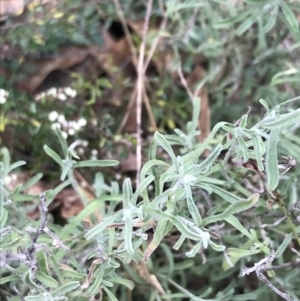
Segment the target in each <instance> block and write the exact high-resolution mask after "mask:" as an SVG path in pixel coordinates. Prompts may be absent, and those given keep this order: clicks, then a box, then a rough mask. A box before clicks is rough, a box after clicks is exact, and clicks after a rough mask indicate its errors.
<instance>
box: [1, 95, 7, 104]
mask: <svg viewBox="0 0 300 301" xmlns="http://www.w3.org/2000/svg"><path fill="white" fill-rule="evenodd" d="M4 103H6V97H5V96H2V95H0V104H2V105H3V104H4Z"/></svg>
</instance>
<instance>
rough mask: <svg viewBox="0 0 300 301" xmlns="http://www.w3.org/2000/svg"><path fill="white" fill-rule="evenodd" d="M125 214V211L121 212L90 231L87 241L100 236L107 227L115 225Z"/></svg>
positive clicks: (87, 234) (107, 218)
mask: <svg viewBox="0 0 300 301" xmlns="http://www.w3.org/2000/svg"><path fill="white" fill-rule="evenodd" d="M122 213H123V210H119V211H118V212H116V213H115V214H113V215H110V216H108V217H106V218H105V219H104V220H103V221H102V222H101V223H100V224H98V225H96V226H95V227H94V228H92V229H90V230H89V231H88V232H87V233H86V234H85V238H86V239H91V238H93V237H94V236H96V235H98V234H100V233H101V232H102V231H103V230H104V229H106V227H107V226H109V225H110V224H112V223H114V222H115V220H117V219H118V218H119V217H120V216H121V215H122Z"/></svg>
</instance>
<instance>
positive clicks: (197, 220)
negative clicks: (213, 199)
mask: <svg viewBox="0 0 300 301" xmlns="http://www.w3.org/2000/svg"><path fill="white" fill-rule="evenodd" d="M184 190H185V193H186V200H187V205H188V209H189V212H190V214H191V216H192V218H193V220H194V222H195V224H196V225H197V226H201V224H202V218H201V215H200V213H199V210H198V208H197V206H196V204H195V202H194V200H193V196H192V191H191V187H190V186H189V185H184Z"/></svg>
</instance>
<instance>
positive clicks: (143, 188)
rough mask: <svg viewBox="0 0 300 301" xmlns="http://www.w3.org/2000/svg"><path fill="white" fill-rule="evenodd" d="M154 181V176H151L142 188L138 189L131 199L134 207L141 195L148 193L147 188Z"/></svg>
mask: <svg viewBox="0 0 300 301" xmlns="http://www.w3.org/2000/svg"><path fill="white" fill-rule="evenodd" d="M153 180H154V176H153V175H150V176H149V177H147V178H146V179H144V180H143V181H142V182H141V184H140V186H139V187H138V189H137V190H136V191H135V193H134V194H133V196H132V199H131V203H132V205H136V202H137V199H138V197H139V195H140V194H141V193H142V192H143V191H147V187H148V186H149V185H150V183H152V182H153Z"/></svg>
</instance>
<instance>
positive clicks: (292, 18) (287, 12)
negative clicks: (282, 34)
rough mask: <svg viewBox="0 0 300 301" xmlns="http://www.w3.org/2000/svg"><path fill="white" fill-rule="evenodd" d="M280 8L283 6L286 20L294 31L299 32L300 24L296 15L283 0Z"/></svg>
mask: <svg viewBox="0 0 300 301" xmlns="http://www.w3.org/2000/svg"><path fill="white" fill-rule="evenodd" d="M280 6H281V9H282V11H283V13H284V15H285V17H286V20H287V21H288V23H289V24H290V26H291V28H292V30H294V31H299V23H298V21H297V19H296V17H295V15H294V14H293V12H292V11H291V9H290V8H289V7H288V5H287V4H286V3H285V2H284V1H282V0H281V1H280Z"/></svg>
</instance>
